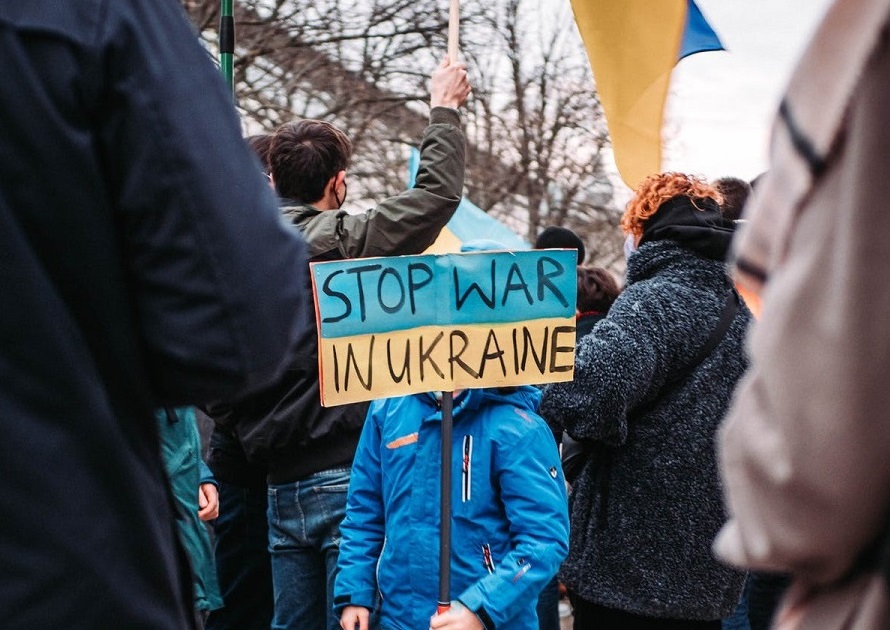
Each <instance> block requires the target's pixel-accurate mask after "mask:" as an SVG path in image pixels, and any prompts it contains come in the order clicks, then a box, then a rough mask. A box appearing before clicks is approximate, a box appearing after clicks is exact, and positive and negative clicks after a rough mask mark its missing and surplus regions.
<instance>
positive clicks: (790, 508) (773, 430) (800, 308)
mask: <svg viewBox="0 0 890 630" xmlns="http://www.w3.org/2000/svg"><path fill="white" fill-rule="evenodd" d="M865 76H866V79H865V80H864V81H863V83H862V84H861V85H860V86H859V88H857V92H856V96H855V97H854V99H855V101H854V103H853V105H852V107H851V108H850V110H849V113H848V122H847V128H846V130H845V132H843V139H842V144H841V146H839V148H838V150H837V151H836V152H835V158H834V159H833V160H832V162H831V163H830V165H829V166H828V167H827V169H826V170H825V172H824V174H823V175H822V176H821V178H820V180H819V181H818V182H817V183H816V185H815V186H814V188H813V190H812V192H811V195H810V197H809V199H808V200H807V201H806V203H805V206H804V207H803V208H802V209H801V210H800V212H799V218H798V219H797V224H796V226H795V227H794V230H793V233H792V234H791V235H790V239H789V240H788V243H787V253H785V257H784V262H783V263H782V265H781V266H780V267H779V268H777V269H776V270H775V271H774V272H773V273H772V274H771V275H770V277H769V280H768V283H767V285H766V287H765V290H764V293H763V311H762V318H761V320H760V321H759V322H757V323H756V324H755V325H754V327H753V328H752V331H751V334H750V337H749V346H750V353H751V367H750V369H749V372H748V374H747V375H746V377H745V379H744V381H743V382H742V384H741V386H740V387H739V389H738V390H737V393H736V398H735V402H734V404H733V407H732V409H731V411H730V414H729V416H728V417H727V419H726V421H725V423H724V426H723V428H722V430H721V434H720V455H721V458H720V459H721V469H722V473H723V478H724V484H725V487H726V493H727V498H728V503H729V511H730V513H731V515H732V516H731V520H730V522H729V523H728V524H727V525H726V526H725V527H724V529H723V531H722V532H721V533H720V535H719V537H718V539H717V541H716V544H715V547H716V551H717V554H718V555H719V556H721V557H722V558H723V559H725V560H727V561H730V562H732V563H733V564H738V565H740V566H748V567H752V568H759V569H767V570H781V571H790V572H792V573H793V574H794V575H795V577H797V578H798V579H799V580H800V581H801V582H802V583H804V584H808V585H811V586H812V585H816V586H823V585H826V584H828V583H831V582H834V581H835V580H838V579H839V578H841V577H842V576H843V575H844V574H845V573H846V572H847V571H848V570H849V569H850V568H851V566H852V565H853V563H854V562H855V560H856V559H857V558H858V557H859V556H860V554H861V553H862V551H863V550H864V549H866V547H868V545H869V544H871V543H872V542H873V541H874V540H875V539H876V538H877V537H878V536H879V534H881V533H886V532H887V514H888V506H890V466H888V465H887V456H888V453H890V425H888V422H887V418H888V415H887V410H888V409H890V387H888V385H887V368H888V366H890V335H888V334H887V331H888V330H890V291H887V281H888V276H887V273H886V270H888V269H890V239H888V238H887V236H886V235H887V234H890V211H888V210H890V204H888V201H887V200H888V198H887V186H886V177H885V174H886V173H888V172H890V152H888V151H887V147H888V146H890V127H888V125H887V124H886V112H887V111H888V108H890V83H888V81H887V77H888V76H890V53H888V48H887V46H886V43H885V44H884V46H883V51H882V54H881V55H879V56H878V57H877V59H876V62H875V64H874V65H873V67H872V68H871V70H870V71H869V73H868V74H866V75H865ZM766 214H768V213H766ZM764 216H766V215H764ZM770 220H771V221H772V220H773V219H772V215H770ZM752 227H753V226H752Z"/></svg>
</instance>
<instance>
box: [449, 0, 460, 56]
mask: <svg viewBox="0 0 890 630" xmlns="http://www.w3.org/2000/svg"><path fill="white" fill-rule="evenodd" d="M459 42H460V0H451V7H450V8H449V11H448V57H449V58H450V59H451V61H452V63H453V62H455V61H457V53H458V44H459Z"/></svg>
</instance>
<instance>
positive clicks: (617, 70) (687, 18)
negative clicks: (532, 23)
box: [572, 0, 723, 188]
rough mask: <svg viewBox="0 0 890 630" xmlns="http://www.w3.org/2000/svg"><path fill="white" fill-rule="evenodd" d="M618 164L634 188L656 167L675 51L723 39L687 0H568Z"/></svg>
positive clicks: (710, 46) (679, 54)
mask: <svg viewBox="0 0 890 630" xmlns="http://www.w3.org/2000/svg"><path fill="white" fill-rule="evenodd" d="M572 9H573V10H574V12H575V20H576V21H577V23H578V29H579V30H580V31H581V38H582V39H583V40H584V45H585V47H586V48H587V56H588V58H589V59H590V66H591V68H592V69H593V77H594V80H595V81H596V88H597V92H598V94H599V98H600V102H601V103H602V105H603V110H604V112H605V114H606V123H607V124H608V127H609V135H610V136H611V138H612V149H613V151H614V153H615V162H616V164H617V165H618V172H619V173H620V174H621V177H622V179H623V180H624V182H625V183H626V184H627V185H628V186H630V187H631V188H634V187H635V186H636V185H637V184H638V183H639V182H640V181H641V180H642V179H643V178H644V177H646V176H647V175H650V174H652V173H657V172H659V171H661V127H662V122H663V116H664V103H665V100H666V98H667V93H668V87H669V85H670V78H671V70H673V68H674V66H675V65H676V63H677V61H678V60H679V59H682V58H683V57H685V56H687V55H691V54H694V53H696V52H703V51H705V50H722V49H723V46H722V44H721V43H720V40H719V38H718V37H717V35H716V33H714V31H713V29H712V28H711V27H710V25H709V24H708V23H707V21H706V20H705V18H704V16H703V15H702V14H701V11H699V9H698V7H697V6H696V5H695V2H693V0H572Z"/></svg>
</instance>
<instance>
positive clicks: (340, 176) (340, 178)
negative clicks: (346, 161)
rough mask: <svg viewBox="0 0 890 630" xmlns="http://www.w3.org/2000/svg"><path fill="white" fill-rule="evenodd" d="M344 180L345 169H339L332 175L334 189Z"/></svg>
mask: <svg viewBox="0 0 890 630" xmlns="http://www.w3.org/2000/svg"><path fill="white" fill-rule="evenodd" d="M345 181H346V171H339V172H338V173H337V174H336V175H334V190H336V189H338V188H340V186H342V185H343V183H344V182H345Z"/></svg>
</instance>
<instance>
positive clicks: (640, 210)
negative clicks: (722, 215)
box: [621, 173, 723, 236]
mask: <svg viewBox="0 0 890 630" xmlns="http://www.w3.org/2000/svg"><path fill="white" fill-rule="evenodd" d="M680 196H686V197H690V198H691V199H703V198H705V197H707V198H710V199H713V200H714V201H715V202H717V203H718V204H720V203H721V202H722V201H723V197H722V196H721V195H720V193H719V192H717V190H716V189H715V188H714V187H713V186H711V185H710V184H708V183H707V182H706V181H705V180H704V179H702V178H701V177H697V176H695V175H686V174H685V173H658V174H657V175H649V176H648V177H647V178H646V179H644V180H643V181H642V182H640V185H639V186H637V189H636V191H635V192H634V196H633V199H631V200H630V201H628V202H627V207H626V208H625V210H624V214H623V215H622V217H621V229H622V230H623V231H624V233H625V234H633V235H634V236H640V235H642V234H643V228H644V227H645V224H646V220H647V219H648V218H649V217H651V216H652V215H653V214H655V212H656V211H657V210H658V208H659V206H661V204H663V203H664V202H665V201H667V200H668V199H673V198H674V197H680Z"/></svg>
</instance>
